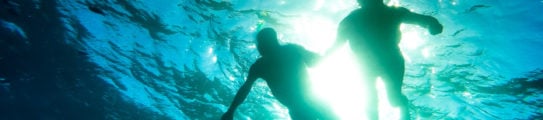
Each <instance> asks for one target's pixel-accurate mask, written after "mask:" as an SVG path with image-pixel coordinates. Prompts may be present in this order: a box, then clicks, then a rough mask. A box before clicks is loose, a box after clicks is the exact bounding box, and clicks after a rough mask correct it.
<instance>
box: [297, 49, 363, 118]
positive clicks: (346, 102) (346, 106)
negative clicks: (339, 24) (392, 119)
mask: <svg viewBox="0 0 543 120" xmlns="http://www.w3.org/2000/svg"><path fill="white" fill-rule="evenodd" d="M308 71H309V75H310V79H311V81H312V88H313V89H312V91H313V94H315V95H316V96H317V97H318V98H320V99H321V100H322V101H324V102H326V103H328V104H329V105H330V106H332V109H333V111H334V112H335V114H336V115H338V116H339V117H340V118H341V119H343V120H349V119H363V118H364V116H365V115H363V114H364V112H363V111H364V108H365V103H366V102H365V99H364V97H365V96H366V95H365V93H363V92H364V90H363V89H362V88H363V85H364V84H363V83H362V80H361V77H360V73H361V72H360V69H358V65H357V62H356V61H355V58H354V56H353V54H352V52H351V51H350V48H349V47H348V45H345V46H343V47H342V48H340V49H339V50H337V51H336V52H334V53H332V54H331V55H330V56H328V57H325V58H323V60H321V61H320V62H319V64H318V65H317V66H315V67H313V68H309V69H308Z"/></svg>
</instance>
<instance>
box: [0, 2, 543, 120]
mask: <svg viewBox="0 0 543 120" xmlns="http://www.w3.org/2000/svg"><path fill="white" fill-rule="evenodd" d="M8 1H9V0H8ZM12 2H13V3H16V4H17V5H10V4H5V5H3V6H16V7H20V8H17V9H22V10H20V11H22V12H15V13H17V14H8V13H11V12H2V19H3V20H2V26H3V28H2V35H3V36H4V35H5V36H7V37H5V38H8V37H9V38H10V41H14V40H11V37H13V38H14V39H16V40H19V39H20V41H23V42H22V44H21V45H19V44H13V45H11V44H9V45H10V46H26V47H27V48H21V47H14V48H13V49H7V48H6V49H2V50H6V51H9V53H8V52H3V54H2V59H10V58H14V59H15V58H17V59H16V60H19V61H21V60H22V61H25V62H31V61H32V60H30V58H27V57H20V58H19V57H9V56H8V55H12V54H21V53H17V52H13V51H24V50H19V49H32V48H36V46H39V45H40V44H45V43H43V41H51V40H55V39H45V38H39V37H35V36H38V35H36V34H40V35H41V34H45V35H42V36H61V37H58V39H56V40H57V41H60V42H59V43H58V44H62V45H67V46H66V48H69V49H67V50H68V51H69V50H72V51H74V50H75V51H78V53H79V55H80V56H81V55H82V56H84V57H83V58H81V59H77V61H85V62H87V63H89V64H90V66H82V67H78V66H76V65H74V66H71V67H70V66H68V67H67V69H69V68H72V67H77V68H86V69H92V71H88V72H82V73H77V74H75V73H70V72H68V73H66V72H64V73H62V74H61V73H55V75H57V76H79V75H80V74H84V76H89V77H74V78H64V77H51V79H55V80H56V81H61V80H58V79H57V78H64V79H69V80H72V79H73V81H76V83H81V82H83V83H88V84H90V83H93V84H100V85H102V84H103V85H102V86H103V87H100V88H97V87H92V86H89V85H82V86H84V87H80V88H78V89H85V90H89V91H102V92H88V91H87V92H79V91H78V90H75V91H74V92H73V93H71V92H51V94H52V95H57V94H62V95H65V96H68V97H66V98H73V101H76V100H80V101H84V102H74V103H87V104H88V105H86V106H88V107H84V108H79V107H74V108H65V107H59V108H58V109H57V111H60V112H55V113H56V114H50V113H48V112H43V110H41V109H49V108H50V109H53V108H55V106H57V105H51V104H52V103H56V102H58V101H62V100H58V99H54V98H52V97H51V98H49V97H43V98H42V97H39V96H40V94H29V95H26V96H27V97H23V96H25V95H22V93H25V94H26V93H32V92H31V91H34V90H36V89H34V88H32V89H31V88H28V89H19V88H18V87H19V86H17V84H16V83H18V82H16V81H17V80H21V79H22V78H23V77H20V76H21V75H23V76H24V74H23V73H24V72H11V71H13V69H11V68H15V67H24V66H25V65H23V64H21V65H19V64H17V65H15V67H10V65H11V64H10V63H8V62H5V61H7V60H5V61H4V63H2V65H3V66H4V67H5V68H4V67H3V69H2V71H0V72H3V73H1V74H0V75H3V76H4V77H3V78H4V79H7V80H9V78H21V79H17V80H13V81H15V82H13V83H8V82H6V83H2V85H3V86H2V88H3V89H2V90H3V93H6V94H4V95H6V96H14V97H5V98H3V99H2V102H3V104H6V105H9V106H10V107H17V106H20V105H21V104H24V103H17V102H13V101H17V100H21V99H23V100H31V99H46V100H44V101H52V102H45V103H39V105H33V104H32V105H29V106H27V107H23V108H21V110H25V109H31V110H32V111H33V112H35V113H33V114H37V115H38V116H45V117H37V118H38V119H48V118H51V119H60V118H72V117H66V115H63V114H61V113H62V112H63V111H77V110H81V109H90V110H92V111H94V110H96V111H101V110H102V109H105V110H104V111H107V112H104V113H101V112H97V113H92V114H91V113H82V115H81V116H85V115H89V116H90V115H94V116H103V117H97V119H130V118H131V117H127V116H129V115H131V114H130V113H131V112H128V111H141V112H140V113H141V116H143V117H144V118H145V119H158V118H163V119H218V118H219V117H220V116H221V115H222V113H224V112H225V111H226V109H227V108H228V105H229V104H230V102H231V101H232V99H233V98H234V95H235V93H236V91H237V90H238V89H239V87H240V86H241V85H242V84H243V82H244V78H245V77H246V76H247V71H248V68H249V66H250V65H251V64H252V63H253V62H254V61H255V59H256V58H257V57H259V54H258V52H257V51H256V49H255V40H254V36H255V34H256V31H258V30H259V29H261V28H263V27H273V28H275V29H276V30H277V31H278V32H279V37H280V39H281V42H283V43H295V44H299V45H302V46H304V47H305V48H307V49H309V50H311V51H314V52H317V53H321V54H322V53H323V52H324V51H325V50H326V49H327V48H329V47H330V46H331V44H332V43H333V41H334V38H335V34H336V33H335V32H336V31H335V30H336V28H337V24H338V23H339V21H340V20H341V19H342V18H343V17H345V16H346V15H347V14H348V13H349V12H350V11H352V10H354V9H356V8H357V7H358V6H357V4H356V1H355V0H160V1H154V0H137V1H132V0H102V1H99V0H73V1H67V0H59V1H56V2H54V3H56V4H48V3H45V2H48V1H40V0H33V1H25V2H20V1H12ZM386 2H387V4H388V5H396V6H402V7H406V8H408V9H410V10H411V11H413V12H416V13H421V14H425V15H432V16H434V17H436V18H437V19H438V20H439V21H440V22H441V23H442V24H443V26H444V31H443V33H442V34H439V35H436V36H432V35H429V33H428V32H427V31H426V30H425V29H423V28H421V27H417V26H414V25H402V27H401V30H402V32H403V36H402V41H401V44H400V47H401V49H402V51H403V54H404V57H405V58H406V75H405V80H404V86H403V91H404V94H406V95H407V97H408V99H409V100H410V102H411V104H412V107H411V113H412V117H414V118H416V119H538V118H539V119H541V118H542V116H543V111H542V109H541V108H542V107H543V104H542V103H541V101H542V100H543V96H542V91H541V90H542V88H543V87H542V86H543V83H542V82H543V70H542V69H541V68H543V62H541V58H543V52H540V51H541V49H542V48H543V34H541V33H543V27H540V26H542V25H543V17H542V16H541V15H542V13H543V1H537V0H509V1H506V0H493V1H490V0H434V1H426V0H389V1H386ZM4 8H5V10H8V9H9V10H10V7H4ZM25 9H28V10H25ZM46 10H48V11H46ZM40 11H41V12H40ZM52 13H55V15H53V14H52ZM10 15H12V16H17V17H9V16H10ZM31 17H35V18H34V19H30V18H31ZM19 18H21V19H19ZM23 18H28V19H23ZM36 18H40V19H36ZM48 20H50V21H55V20H56V21H59V24H58V25H57V24H54V25H52V24H43V25H50V26H56V28H58V29H55V31H53V30H43V31H40V32H32V31H38V29H39V28H37V27H34V28H32V27H29V26H31V25H30V24H31V23H28V22H25V21H48ZM27 24H28V25H27ZM34 26H39V25H34ZM49 33H51V34H49ZM52 33H55V34H52ZM27 36H28V37H27ZM33 36H34V37H33ZM10 41H8V40H7V39H3V41H2V42H3V43H8V42H9V43H11V42H10ZM36 41H41V42H36ZM25 44H26V45H25ZM5 46H8V44H6V45H5ZM52 46H59V45H51V46H49V47H46V48H48V49H53V48H57V47H52ZM38 48H41V47H38ZM28 51H31V50H28ZM35 51H39V50H35ZM58 51H66V50H64V49H61V50H58ZM58 51H55V52H51V54H59V55H61V54H62V53H63V52H58ZM4 53H5V54H4ZM39 54H42V53H40V52H28V54H27V55H36V56H37V55H39ZM62 55H63V54H62ZM69 55H72V54H69ZM350 55H351V54H350V53H349V51H348V49H343V50H342V51H340V52H339V53H337V54H336V55H335V56H336V57H335V58H334V57H332V58H327V59H326V60H323V61H321V62H320V63H319V65H318V66H317V67H316V68H310V71H312V72H311V75H312V80H313V81H314V85H315V86H317V87H316V89H315V91H316V92H315V94H317V95H318V96H321V98H322V99H323V101H327V102H328V104H331V105H334V106H335V107H334V111H335V112H336V114H338V115H341V117H342V118H343V119H362V118H364V114H363V112H361V109H362V108H363V106H364V105H363V104H362V103H363V102H362V101H364V93H363V91H360V87H363V85H364V83H363V82H362V81H357V80H356V77H357V76H358V77H359V76H360V75H359V74H356V73H358V72H352V71H353V70H356V68H352V66H353V65H350V64H355V63H354V61H353V60H352V59H351V58H350ZM64 57H65V56H64ZM42 58H50V57H48V56H45V55H44V56H41V57H36V58H35V59H42ZM2 59H0V60H2ZM35 59H34V60H35ZM44 60H45V59H44ZM70 60H72V59H69V60H65V61H60V60H59V61H58V62H54V64H64V63H66V61H70ZM10 61H11V59H10ZM13 61H15V60H13ZM338 61H340V62H339V63H344V64H333V63H338ZM17 63H18V62H17ZM70 65H71V64H70ZM77 65H79V64H77ZM338 69H340V70H344V71H350V72H341V71H340V70H338ZM25 70H27V69H25ZM55 70H56V69H55ZM28 71H32V72H31V73H34V72H35V73H42V72H43V71H47V69H45V70H42V69H36V70H34V69H30V68H29V69H28ZM338 71H339V72H338ZM15 74H18V76H19V77H10V75H15ZM19 74H21V75H19ZM32 75H33V74H29V75H27V76H26V77H28V76H30V77H28V78H32V79H34V78H35V79H39V78H40V77H38V76H32ZM330 76H332V77H330ZM337 76H343V77H344V79H334V80H327V79H325V78H327V77H330V78H334V77H337ZM0 77H2V76H0ZM26 77H25V78H26ZM86 78H88V79H86ZM91 78H92V79H91ZM32 79H31V80H30V81H32ZM44 79H45V78H44ZM48 79H49V78H48ZM48 79H45V80H48ZM55 80H51V81H55ZM1 81H5V80H1ZM10 81H11V80H10ZM330 81H333V82H330ZM94 82H96V83H94ZM54 83H57V82H53V83H47V84H44V85H50V86H51V87H52V88H55V90H56V89H57V88H62V89H61V90H62V91H66V89H64V88H69V87H67V86H72V85H71V84H60V85H59V84H54ZM25 84H34V83H32V82H30V83H25ZM357 84H360V86H357ZM19 85H20V84H19ZM104 89H107V91H109V92H103V91H106V90H104ZM41 90H43V89H41ZM46 90H47V89H46ZM68 91H70V90H68ZM381 91H382V90H381ZM339 92H341V93H344V94H338V93H339ZM106 93H107V95H106ZM72 94H79V95H76V96H72ZM84 96H88V98H87V97H84ZM104 96H115V97H114V98H118V99H115V101H112V99H109V98H108V99H106V98H107V97H105V98H104ZM90 98H92V100H89V99H90ZM64 100H66V101H72V99H64ZM380 100H381V102H380V104H382V105H381V106H382V108H381V107H380V108H379V109H380V111H381V115H382V116H383V117H382V118H385V119H394V118H396V117H397V115H396V114H397V110H395V109H394V108H390V106H388V103H387V102H388V101H387V100H385V99H380ZM55 101H56V102H55ZM97 101H99V102H100V103H104V104H105V105H102V104H93V103H96V102H97ZM70 103H71V102H70ZM36 104H38V103H36ZM111 104H113V105H111ZM117 104H123V105H125V104H127V105H125V106H132V107H122V108H119V107H116V105H117ZM80 105H81V104H74V105H73V106H80ZM50 106H53V107H50ZM13 109H15V108H13ZM2 110H3V111H4V110H5V111H12V110H10V109H9V108H5V109H2ZM18 110H19V109H18ZM53 111H54V110H53ZM2 113H6V112H2ZM57 113H58V114H57ZM2 116H7V118H13V119H24V118H25V117H20V116H21V115H19V114H15V115H7V114H6V115H0V117H2ZM14 116H15V117H14ZM17 116H19V117H17ZM235 118H236V119H258V120H261V119H289V116H288V111H287V110H286V109H285V107H284V106H282V105H281V104H280V103H278V102H277V101H276V100H275V99H274V98H273V96H272V95H271V93H270V91H269V89H268V88H267V87H266V83H265V82H264V81H259V82H257V83H256V84H255V86H254V88H253V89H252V91H251V93H250V94H249V97H248V98H247V99H246V101H245V102H244V103H243V104H242V105H241V106H240V107H239V108H238V109H237V113H236V114H235ZM89 119H90V118H89ZM142 119H143V118H142Z"/></svg>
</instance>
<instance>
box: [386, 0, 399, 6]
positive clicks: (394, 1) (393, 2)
mask: <svg viewBox="0 0 543 120" xmlns="http://www.w3.org/2000/svg"><path fill="white" fill-rule="evenodd" d="M387 5H388V6H396V7H397V6H400V1H399V0H390V1H388V4H387Z"/></svg>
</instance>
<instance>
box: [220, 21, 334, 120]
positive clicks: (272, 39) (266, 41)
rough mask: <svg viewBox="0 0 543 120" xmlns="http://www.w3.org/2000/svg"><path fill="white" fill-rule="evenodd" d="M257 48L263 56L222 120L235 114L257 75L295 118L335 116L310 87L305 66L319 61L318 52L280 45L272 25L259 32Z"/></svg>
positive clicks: (306, 119)
mask: <svg viewBox="0 0 543 120" xmlns="http://www.w3.org/2000/svg"><path fill="white" fill-rule="evenodd" d="M257 49H258V52H259V53H260V55H262V57H260V58H258V59H257V60H256V62H255V63H254V64H253V65H252V66H251V68H250V70H249V75H248V77H247V80H246V81H245V83H244V84H243V85H242V86H241V88H240V89H239V91H238V93H237V94H236V97H235V98H234V101H233V102H232V105H230V108H229V109H228V111H227V112H226V113H225V114H224V115H223V116H222V119H223V120H228V119H232V118H233V115H234V111H235V110H236V108H237V107H238V106H239V105H240V104H241V103H242V102H243V101H244V100H245V98H246V97H247V94H248V93H249V91H250V90H251V87H252V85H253V83H254V82H255V81H256V80H257V79H258V78H261V79H263V80H265V81H266V83H267V84H268V87H269V88H270V90H271V92H272V93H273V96H274V97H275V98H276V99H277V100H278V101H279V102H281V103H282V104H283V105H285V106H286V107H287V108H288V109H289V113H290V117H291V118H292V119H293V120H316V119H321V120H325V119H334V118H333V117H332V116H333V115H332V112H330V111H329V109H328V108H326V107H324V106H323V105H322V104H320V103H318V102H316V101H315V100H314V99H313V98H314V97H313V96H311V95H310V94H311V92H310V91H309V88H308V83H307V82H308V76H307V71H306V68H307V67H308V66H310V65H312V64H314V62H316V59H318V58H317V57H318V55H317V54H315V53H312V52H310V51H307V50H306V49H304V48H303V47H301V46H298V45H293V44H288V45H280V44H279V41H278V39H277V33H276V32H275V30H273V29H272V28H264V29H262V30H261V31H260V32H259V33H258V35H257Z"/></svg>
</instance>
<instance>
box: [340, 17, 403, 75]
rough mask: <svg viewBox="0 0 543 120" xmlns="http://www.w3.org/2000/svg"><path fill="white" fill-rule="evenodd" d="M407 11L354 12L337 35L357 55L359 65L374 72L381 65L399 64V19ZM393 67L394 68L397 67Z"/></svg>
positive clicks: (400, 57)
mask: <svg viewBox="0 0 543 120" xmlns="http://www.w3.org/2000/svg"><path fill="white" fill-rule="evenodd" d="M408 12H409V11H408V10H407V9H405V8H398V7H382V8H381V7H380V8H377V9H364V8H361V9H357V10H355V11H353V12H351V13H350V14H349V15H348V16H347V17H346V18H345V19H344V20H343V21H342V22H341V23H340V27H341V28H340V30H342V31H340V34H342V35H343V36H345V38H347V39H349V41H350V47H351V49H352V50H353V51H354V52H355V53H357V56H358V57H359V59H362V60H360V61H362V62H363V63H362V64H367V65H368V66H371V67H372V69H373V70H376V69H377V68H380V67H386V66H383V64H392V63H398V65H399V63H401V64H402V65H403V57H402V55H401V51H400V48H399V47H398V44H399V42H400V37H401V32H400V30H399V27H400V24H401V23H402V19H401V18H402V15H404V14H405V13H408ZM398 65H394V66H398Z"/></svg>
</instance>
